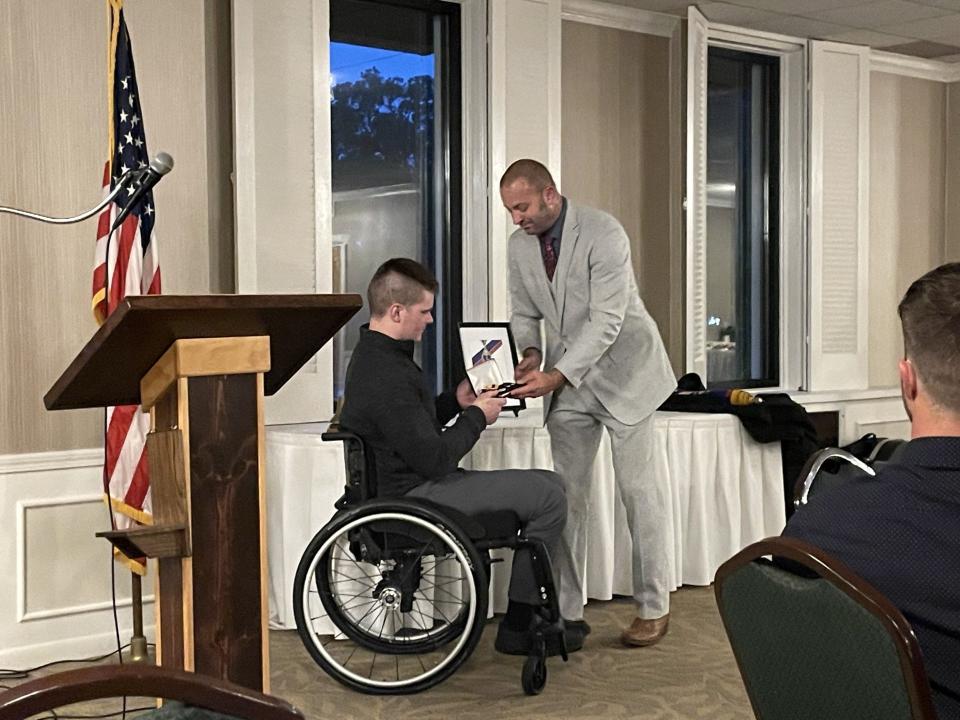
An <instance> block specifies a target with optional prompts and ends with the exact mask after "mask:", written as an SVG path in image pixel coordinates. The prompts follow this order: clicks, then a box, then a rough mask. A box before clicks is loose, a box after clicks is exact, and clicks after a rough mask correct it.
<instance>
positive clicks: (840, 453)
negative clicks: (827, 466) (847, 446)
mask: <svg viewBox="0 0 960 720" xmlns="http://www.w3.org/2000/svg"><path fill="white" fill-rule="evenodd" d="M829 460H841V461H843V462H846V463H849V464H850V465H853V466H854V467H855V468H857V469H858V470H861V471H862V472H864V473H866V474H867V475H869V476H871V477H872V476H874V475H876V474H877V473H876V472H875V471H874V469H873V468H872V467H870V466H869V465H867V464H866V463H865V462H863V460H861V459H860V458H858V457H857V456H856V455H853V454H852V453H849V452H847V451H846V450H841V449H840V448H824V449H823V450H821V451H820V452H818V453H815V454H813V455H811V456H810V457H809V459H808V460H807V462H806V464H805V465H804V466H803V470H801V471H800V477H799V478H797V484H796V485H795V486H794V489H793V506H794V507H795V508H799V507H800V506H801V505H806V504H807V500H808V498H809V495H810V488H811V486H812V485H813V481H814V480H815V479H816V477H817V475H819V474H820V471H821V470H822V469H823V465H824V463H826V462H828V461H829Z"/></svg>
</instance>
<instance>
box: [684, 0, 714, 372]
mask: <svg viewBox="0 0 960 720" xmlns="http://www.w3.org/2000/svg"><path fill="white" fill-rule="evenodd" d="M708 30H709V25H708V23H707V19H706V18H705V17H704V16H703V15H701V14H700V12H699V11H698V10H697V9H696V8H695V7H693V6H690V7H689V8H687V198H686V223H687V227H686V231H687V232H686V235H687V248H686V250H687V262H686V266H687V288H686V301H687V312H686V316H687V332H686V342H687V347H686V371H687V372H695V373H697V374H698V375H699V376H700V377H701V378H702V379H703V381H704V382H706V381H707V33H708Z"/></svg>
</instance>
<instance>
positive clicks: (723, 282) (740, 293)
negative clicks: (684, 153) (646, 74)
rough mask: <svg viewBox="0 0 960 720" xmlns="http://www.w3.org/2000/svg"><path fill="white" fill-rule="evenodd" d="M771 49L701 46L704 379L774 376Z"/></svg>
mask: <svg viewBox="0 0 960 720" xmlns="http://www.w3.org/2000/svg"><path fill="white" fill-rule="evenodd" d="M779 78H780V59H779V58H778V57H776V56H772V55H761V54H756V53H749V52H743V51H739V50H731V49H727V48H723V47H710V48H709V53H708V60H707V141H706V155H707V168H706V170H707V175H706V178H707V192H706V311H707V317H706V324H707V328H706V361H707V362H706V374H707V385H708V386H709V387H714V388H724V387H771V386H777V385H779V384H780V382H781V377H780V352H779V351H780V337H779V333H780V327H781V319H780V288H779V278H780V210H779V208H780V199H779V192H780V132H779V129H780V107H779V105H780V100H779V98H780V83H779Z"/></svg>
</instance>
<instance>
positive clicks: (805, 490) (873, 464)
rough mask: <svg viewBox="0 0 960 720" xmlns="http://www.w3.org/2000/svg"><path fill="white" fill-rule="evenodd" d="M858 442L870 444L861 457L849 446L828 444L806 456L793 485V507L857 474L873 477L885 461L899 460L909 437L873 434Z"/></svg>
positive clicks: (845, 481)
mask: <svg viewBox="0 0 960 720" xmlns="http://www.w3.org/2000/svg"><path fill="white" fill-rule="evenodd" d="M857 443H866V444H867V445H868V446H870V447H869V450H868V451H866V452H865V453H863V454H862V455H863V456H862V457H858V456H857V455H855V454H854V453H852V452H850V450H848V449H843V448H833V447H828V448H823V449H822V450H819V451H818V452H815V453H814V454H813V455H811V456H810V457H809V458H807V462H806V463H805V464H804V466H803V470H801V471H800V475H799V477H798V478H797V482H796V485H794V488H793V506H794V508H797V509H799V508H801V507H803V506H804V505H806V504H807V502H809V500H810V497H812V496H813V495H815V494H818V493H822V492H824V491H826V490H829V489H830V488H833V487H836V486H838V485H842V484H844V483H847V482H851V481H855V480H856V479H857V478H862V477H865V476H869V477H873V476H874V475H876V474H877V470H878V469H880V468H881V467H883V465H884V464H886V463H891V462H896V460H897V458H898V457H899V454H900V451H901V449H902V448H903V446H904V445H905V444H906V441H905V440H900V439H897V438H877V437H876V436H873V435H872V434H871V435H867V436H864V437H863V438H861V440H858V441H857ZM855 444H856V443H855Z"/></svg>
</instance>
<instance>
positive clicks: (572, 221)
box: [544, 201, 580, 327]
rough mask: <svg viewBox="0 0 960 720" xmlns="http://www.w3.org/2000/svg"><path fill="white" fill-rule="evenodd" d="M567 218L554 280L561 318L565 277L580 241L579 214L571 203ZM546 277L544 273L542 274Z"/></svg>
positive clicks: (564, 223) (564, 296) (565, 288)
mask: <svg viewBox="0 0 960 720" xmlns="http://www.w3.org/2000/svg"><path fill="white" fill-rule="evenodd" d="M567 203H568V204H567V216H566V218H565V219H564V221H563V237H562V239H561V240H560V257H559V258H558V259H557V269H556V273H555V274H556V277H555V278H554V280H555V283H554V284H555V290H556V310H557V316H558V317H559V318H560V319H561V320H562V318H563V302H564V300H565V299H566V294H567V275H568V274H569V273H570V263H571V262H572V261H573V251H574V249H575V248H576V246H577V241H578V240H579V239H580V213H578V212H577V208H576V206H575V205H573V203H570V202H569V201H567ZM544 277H546V273H544ZM558 327H559V325H558Z"/></svg>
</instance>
